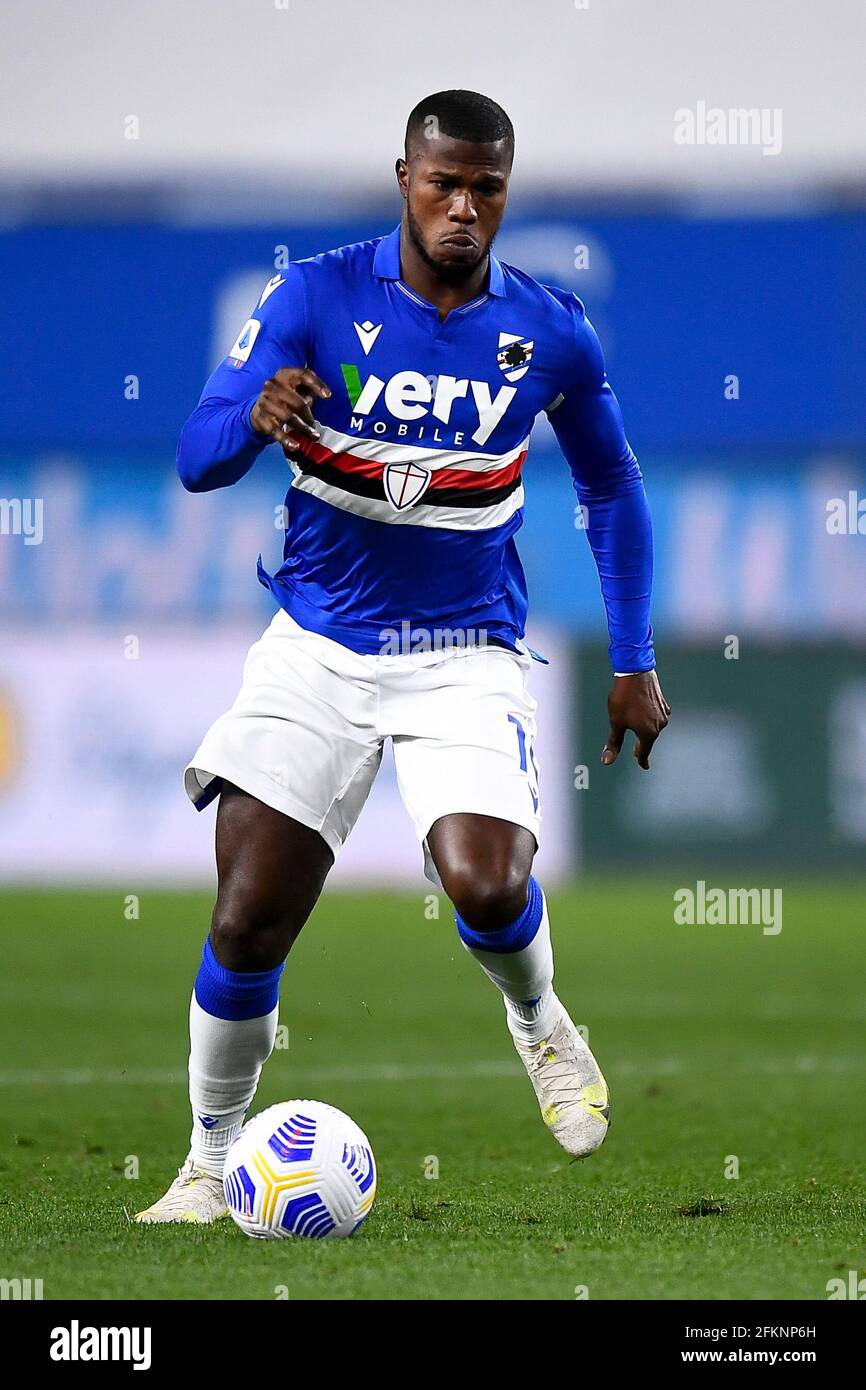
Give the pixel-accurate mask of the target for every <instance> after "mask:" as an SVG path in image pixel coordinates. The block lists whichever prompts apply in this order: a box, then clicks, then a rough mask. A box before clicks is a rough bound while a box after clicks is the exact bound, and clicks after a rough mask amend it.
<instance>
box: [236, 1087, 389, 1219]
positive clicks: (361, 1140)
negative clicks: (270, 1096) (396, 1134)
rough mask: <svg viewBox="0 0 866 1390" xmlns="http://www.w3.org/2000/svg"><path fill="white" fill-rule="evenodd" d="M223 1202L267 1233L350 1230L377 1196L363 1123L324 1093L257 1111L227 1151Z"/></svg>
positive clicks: (370, 1154) (373, 1160)
mask: <svg viewBox="0 0 866 1390" xmlns="http://www.w3.org/2000/svg"><path fill="white" fill-rule="evenodd" d="M223 1183H224V1186H225V1195H226V1203H227V1205H228V1209H229V1211H230V1212H231V1214H232V1216H233V1217H234V1219H235V1221H236V1222H237V1224H238V1225H239V1226H240V1228H241V1230H242V1231H245V1232H246V1234H247V1235H248V1236H255V1237H258V1238H259V1239H263V1240H277V1239H281V1238H282V1237H284V1236H306V1237H308V1238H310V1239H312V1240H321V1239H323V1238H325V1237H327V1236H351V1235H353V1234H354V1233H355V1231H357V1229H358V1227H359V1226H360V1225H361V1224H362V1223H363V1222H364V1221H365V1220H366V1218H367V1217H368V1216H369V1214H370V1208H371V1207H372V1205H373V1200H374V1198H375V1196H376V1161H375V1159H374V1158H373V1150H372V1149H371V1147H370V1141H369V1140H368V1138H367V1136H366V1134H365V1133H364V1131H363V1130H362V1129H360V1128H359V1127H358V1125H356V1124H355V1122H354V1120H351V1119H350V1118H349V1116H348V1115H344V1114H343V1111H342V1110H337V1109H336V1107H335V1106H333V1105H325V1104H324V1103H323V1102H322V1101H319V1100H286V1101H281V1102H280V1104H278V1105H272V1106H270V1107H269V1108H268V1109H267V1110H262V1111H261V1112H260V1113H259V1114H258V1115H254V1116H253V1118H252V1119H251V1120H249V1121H248V1122H247V1124H245V1125H244V1127H243V1129H242V1130H241V1132H240V1134H239V1135H238V1137H237V1139H236V1140H235V1142H234V1144H232V1146H231V1148H230V1149H229V1152H228V1156H227V1158H226V1166H225V1175H224V1178H223Z"/></svg>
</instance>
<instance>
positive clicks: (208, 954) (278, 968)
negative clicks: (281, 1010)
mask: <svg viewBox="0 0 866 1390" xmlns="http://www.w3.org/2000/svg"><path fill="white" fill-rule="evenodd" d="M284 969H285V962H283V964H282V965H275V966H274V968H273V970H258V971H250V972H246V971H239V970H228V969H227V968H226V966H224V965H220V963H219V961H218V960H217V958H216V956H215V955H214V952H213V947H212V946H211V944H210V937H208V938H207V940H206V941H205V943H204V950H203V951H202V956H201V965H200V966H199V971H198V974H197V975H196V978H195V997H196V999H197V1001H198V1003H199V1006H200V1007H201V1008H202V1009H204V1011H205V1013H208V1014H213V1016H214V1018H228V1019H231V1020H232V1021H233V1022H236V1021H237V1020H238V1019H243V1018H261V1017H262V1015H263V1014H269V1013H272V1012H273V1010H274V1009H275V1008H276V1007H277V1002H278V1000H279V995H280V976H281V975H282V973H283V971H284Z"/></svg>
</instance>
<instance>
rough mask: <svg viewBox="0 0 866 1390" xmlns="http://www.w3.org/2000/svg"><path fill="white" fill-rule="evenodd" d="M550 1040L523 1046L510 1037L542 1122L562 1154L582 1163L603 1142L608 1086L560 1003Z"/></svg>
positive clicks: (522, 1043) (606, 1125)
mask: <svg viewBox="0 0 866 1390" xmlns="http://www.w3.org/2000/svg"><path fill="white" fill-rule="evenodd" d="M556 1003H557V1014H556V1019H555V1022H554V1024H553V1027H552V1029H551V1031H550V1035H549V1037H547V1038H544V1039H543V1040H542V1041H541V1042H538V1043H526V1042H523V1041H522V1040H521V1039H519V1038H515V1037H514V1035H513V1034H512V1041H513V1042H514V1046H515V1048H516V1049H517V1055H518V1056H519V1058H520V1060H521V1062H522V1063H523V1065H524V1066H525V1067H526V1070H527V1072H528V1074H529V1079H530V1081H531V1082H532V1085H533V1087H534V1088H535V1094H536V1095H537V1097H538V1104H539V1105H540V1107H541V1118H542V1119H543V1120H544V1123H545V1124H546V1125H547V1127H548V1129H549V1130H550V1132H551V1134H552V1135H553V1137H554V1139H556V1140H557V1141H558V1142H559V1143H560V1144H561V1145H562V1147H563V1148H564V1149H565V1151H566V1153H569V1154H571V1155H572V1156H573V1157H574V1158H585V1157H586V1155H587V1154H591V1153H592V1152H593V1150H595V1149H597V1148H598V1147H599V1145H600V1144H602V1143H603V1142H604V1138H605V1135H606V1134H607V1129H608V1124H609V1122H610V1098H609V1096H608V1092H607V1083H606V1081H605V1079H604V1077H603V1076H602V1074H601V1071H600V1069H599V1066H598V1063H597V1062H596V1060H595V1058H594V1057H593V1055H592V1053H591V1052H590V1050H589V1048H588V1046H587V1044H586V1043H585V1042H584V1040H583V1038H582V1037H581V1036H580V1034H579V1032H578V1031H577V1028H576V1027H575V1025H574V1024H573V1023H572V1021H571V1019H570V1018H569V1016H568V1014H567V1013H566V1011H565V1009H564V1007H563V1006H562V1004H560V1002H559V1000H557V1001H556Z"/></svg>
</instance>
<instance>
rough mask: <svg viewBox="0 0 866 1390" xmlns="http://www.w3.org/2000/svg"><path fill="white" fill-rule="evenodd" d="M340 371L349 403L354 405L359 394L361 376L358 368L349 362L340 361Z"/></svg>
mask: <svg viewBox="0 0 866 1390" xmlns="http://www.w3.org/2000/svg"><path fill="white" fill-rule="evenodd" d="M340 371H341V372H342V373H343V380H344V381H345V383H346V391H347V392H348V395H349V404H350V405H352V406H354V405H355V403H356V402H357V400H358V397H359V396H360V394H361V377H360V375H359V372H358V368H357V367H355V366H354V365H353V364H352V363H351V362H341V363H340Z"/></svg>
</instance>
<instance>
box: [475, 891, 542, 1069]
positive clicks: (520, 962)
mask: <svg viewBox="0 0 866 1390" xmlns="http://www.w3.org/2000/svg"><path fill="white" fill-rule="evenodd" d="M456 918H457V931H458V932H459V934H460V940H461V941H462V942H463V945H464V946H465V947H466V949H467V951H468V952H469V954H470V955H471V956H474V957H475V959H476V960H477V961H478V964H479V965H480V966H481V969H482V970H483V971H484V973H485V975H486V976H487V978H488V979H489V980H492V981H493V983H494V984H495V985H496V987H497V989H498V990H500V991H501V993H502V995H503V997H504V999H505V1008H506V1012H507V1015H508V1026H509V1028H510V1029H511V1032H512V1033H513V1034H514V1036H515V1037H516V1038H519V1039H521V1040H522V1041H523V1042H527V1043H530V1044H532V1043H537V1042H540V1041H541V1040H542V1039H543V1038H545V1037H547V1036H548V1033H549V1030H550V1028H551V1026H552V1023H553V1021H554V1019H555V1015H556V1011H557V1009H558V1008H559V1003H558V1000H557V998H556V995H555V994H554V993H553V949H552V947H551V944H550V926H549V923H548V920H547V908H546V905H545V901H544V894H543V892H542V891H541V887H540V885H539V883H538V881H537V879H535V878H530V880H529V894H528V897H527V900H526V906H525V908H524V909H523V911H522V912H521V914H520V916H519V917H517V918H515V920H514V921H513V922H510V923H509V924H508V926H506V927H500V928H499V929H498V930H497V931H475V930H474V928H473V927H470V926H469V925H468V923H466V922H464V921H463V918H462V917H461V916H460V914H459V913H457V914H456Z"/></svg>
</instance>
